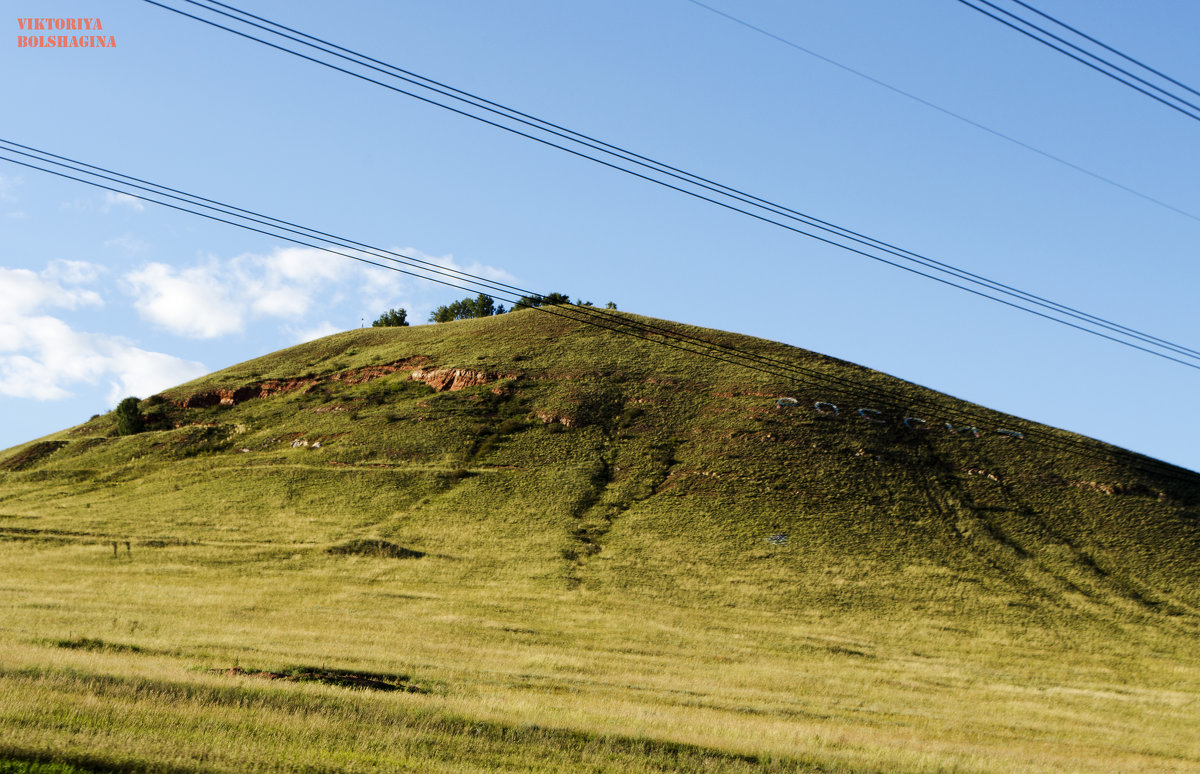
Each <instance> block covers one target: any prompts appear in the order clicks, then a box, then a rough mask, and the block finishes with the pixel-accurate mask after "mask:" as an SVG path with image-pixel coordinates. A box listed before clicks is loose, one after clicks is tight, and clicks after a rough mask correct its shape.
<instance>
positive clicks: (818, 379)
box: [0, 139, 1190, 480]
mask: <svg viewBox="0 0 1200 774" xmlns="http://www.w3.org/2000/svg"><path fill="white" fill-rule="evenodd" d="M0 151H2V152H6V153H14V154H18V155H20V156H23V157H25V159H28V160H26V161H22V160H20V159H14V158H11V157H9V156H5V155H0V160H4V161H8V162H10V163H13V164H18V165H21V166H24V167H27V168H31V169H37V170H40V171H43V172H47V173H49V174H52V175H56V176H58V177H63V178H67V179H70V180H74V181H77V182H81V183H85V184H87V185H91V186H93V187H97V188H101V189H103V190H107V191H111V192H115V193H120V194H125V195H128V196H132V197H135V198H137V199H140V200H143V201H147V202H151V203H154V204H159V205H162V206H165V207H169V208H171V209H175V210H178V211H181V212H186V213H189V214H193V215H199V216H201V217H204V218H207V219H209V220H213V221H217V222H221V223H225V224H228V225H231V226H235V227H238V228H241V229H245V230H248V231H252V232H256V233H259V234H263V235H266V236H270V237H274V238H278V239H283V240H286V241H289V242H292V243H294V244H299V245H302V246H306V247H310V248H313V249H317V250H321V251H324V252H328V253H331V254H334V255H339V256H341V257H344V258H349V259H351V260H354V261H358V262H361V263H365V264H369V265H372V266H375V267H378V268H381V269H387V270H391V271H397V272H400V273H402V274H406V275H409V276H412V277H416V278H418V279H425V280H428V281H431V282H436V283H439V284H442V285H446V286H449V287H453V288H458V289H460V290H467V291H469V292H483V293H484V294H485V295H488V296H490V297H492V298H495V299H497V300H501V301H506V302H509V303H516V302H519V301H520V299H519V298H514V297H513V296H514V295H516V294H518V293H519V294H522V295H524V296H526V297H528V296H541V295H542V294H539V293H535V292H532V291H529V290H526V289H523V288H520V287H517V286H515V285H510V284H507V283H501V282H497V281H494V280H489V279H487V278H485V277H480V276H478V275H474V274H470V273H468V272H463V271H460V270H457V269H450V268H447V267H443V266H441V265H439V264H436V263H432V262H429V261H423V260H420V259H416V258H413V257H411V256H407V255H404V254H402V253H397V252H394V251H389V250H383V249H381V248H377V247H373V246H371V245H368V244H365V243H362V242H357V241H354V240H350V239H346V238H344V237H339V236H335V235H333V234H330V233H328V232H324V231H319V230H317V229H312V228H309V227H307V226H302V225H300V224H296V223H293V222H290V221H286V220H282V219H279V218H274V217H271V216H268V215H264V214H262V213H259V212H255V211H253V210H249V209H244V208H240V207H235V206H233V205H229V204H225V203H222V202H219V201H216V200H214V199H208V198H205V197H201V196H197V195H195V194H190V193H187V192H184V191H181V190H179V189H176V188H171V187H168V186H164V185H161V184H158V183H153V182H150V181H148V180H144V179H141V178H137V177H133V176H130V175H125V174H123V173H120V172H116V171H113V170H111V169H106V168H104V167H99V166H96V165H92V164H87V163H85V162H81V161H77V160H74V159H70V158H68V157H65V156H60V155H57V154H53V153H49V152H47V151H43V150H40V149H37V148H33V147H31V146H28V145H23V144H20V143H15V142H12V141H9V140H4V139H0ZM33 161H37V162H40V163H41V164H46V165H49V167H57V169H53V168H48V167H47V166H39V165H38V164H35V163H32V162H33ZM71 173H75V174H71ZM90 178H94V179H90ZM99 181H104V182H99ZM163 199H170V200H172V201H164V200H163ZM173 202H174V203H173ZM201 210H208V212H203V211H201ZM280 232H282V233H280ZM321 243H324V244H321ZM343 250H349V251H351V252H343ZM364 254H365V255H369V256H370V258H364V257H363V255H364ZM431 275H432V276H431ZM535 309H537V310H539V311H540V312H542V313H546V314H551V315H555V316H558V317H563V318H566V319H569V320H572V321H574V322H577V323H581V324H584V325H589V326H593V327H597V328H602V329H606V330H609V331H612V332H614V333H616V334H618V335H623V336H630V337H633V338H637V339H641V340H645V341H648V342H651V343H653V344H656V345H659V346H666V347H670V348H672V349H677V350H681V351H684V352H688V353H691V354H694V355H699V356H702V357H706V358H709V359H713V360H717V361H721V362H725V363H729V364H732V365H736V366H739V367H742V368H747V369H751V370H755V371H758V372H760V373H764V374H767V375H769V376H773V377H775V378H778V379H781V380H784V381H788V382H791V383H793V384H796V385H803V386H806V387H808V388H815V389H824V390H834V391H836V392H837V393H838V394H841V395H845V396H847V397H857V398H863V399H866V400H870V401H876V402H877V403H876V405H880V406H883V407H885V408H891V409H895V410H897V411H901V412H908V411H912V410H914V409H920V410H929V411H933V412H936V413H937V414H939V415H940V416H939V419H949V420H953V421H954V422H956V423H958V424H959V426H960V427H967V426H973V425H977V424H978V425H983V426H985V427H986V426H987V425H989V424H991V423H992V422H994V421H995V417H994V416H986V415H984V414H981V413H979V412H977V411H969V410H968V411H963V410H958V411H954V412H947V410H946V409H945V407H944V406H941V405H938V404H937V403H935V402H933V401H930V400H929V399H925V398H919V397H914V396H911V395H902V394H899V393H896V392H895V391H892V390H887V389H883V388H879V387H876V386H873V385H865V384H863V383H861V382H856V381H853V380H850V379H845V378H842V377H838V376H836V375H831V374H827V373H822V372H820V371H816V370H814V369H811V368H806V367H804V366H802V365H799V364H796V363H794V362H789V361H785V360H781V359H779V358H774V357H769V356H765V355H761V354H759V353H755V352H751V351H749V350H746V349H743V348H739V347H733V346H730V345H727V344H718V343H715V342H712V341H708V340H706V339H703V338H700V337H696V336H690V335H687V334H684V333H682V332H680V331H678V330H675V329H671V328H668V327H665V326H661V325H658V324H656V323H653V322H647V321H641V320H634V319H631V318H630V317H629V316H627V315H622V314H618V313H614V312H610V311H608V310H600V309H598V308H595V307H591V306H588V305H581V304H570V303H568V304H563V305H554V306H538V307H535ZM1023 424H1024V423H1023ZM1024 426H1025V429H1024V430H1023V431H1022V432H1023V434H1024V436H1025V437H1026V438H1027V439H1028V440H1030V441H1031V442H1032V443H1034V444H1035V445H1041V446H1046V447H1049V448H1053V449H1057V450H1059V451H1067V452H1070V453H1075V454H1080V455H1082V456H1085V457H1089V458H1092V459H1095V460H1096V461H1099V462H1110V461H1111V458H1110V457H1108V456H1105V455H1101V454H1098V453H1097V452H1096V450H1095V449H1094V448H1093V447H1092V446H1091V445H1090V444H1087V443H1084V442H1082V441H1079V440H1077V439H1075V438H1072V437H1069V436H1067V437H1063V436H1061V435H1058V434H1052V433H1050V432H1047V431H1046V430H1042V429H1040V428H1034V427H1029V426H1028V425H1027V424H1025V425H1024ZM1113 448H1114V452H1113V454H1114V455H1115V456H1117V457H1119V458H1122V459H1124V460H1125V461H1126V463H1127V464H1130V465H1132V466H1134V467H1138V468H1141V469H1143V470H1147V471H1148V472H1152V473H1155V474H1157V475H1165V476H1168V477H1174V478H1178V479H1180V480H1190V479H1189V478H1188V477H1187V475H1183V476H1181V475H1180V470H1181V469H1179V468H1177V467H1176V466H1172V465H1169V464H1167V463H1163V462H1161V461H1158V460H1154V459H1152V458H1148V457H1145V456H1143V455H1139V454H1136V453H1133V452H1129V451H1126V450H1123V449H1118V448H1116V447H1113Z"/></svg>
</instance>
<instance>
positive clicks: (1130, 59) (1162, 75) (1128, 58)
mask: <svg viewBox="0 0 1200 774" xmlns="http://www.w3.org/2000/svg"><path fill="white" fill-rule="evenodd" d="M1013 2H1014V3H1016V4H1017V5H1019V6H1021V7H1022V8H1026V9H1028V10H1030V11H1033V12H1034V13H1036V14H1037V15H1038V16H1041V17H1042V18H1043V19H1047V20H1049V21H1052V22H1054V23H1055V24H1057V25H1058V26H1060V27H1062V28H1063V29H1067V30H1070V31H1071V32H1074V33H1075V34H1076V35H1078V36H1079V37H1081V38H1084V39H1085V40H1088V41H1090V42H1092V43H1095V44H1096V45H1097V46H1100V47H1101V48H1103V49H1104V50H1106V51H1110V52H1112V53H1114V54H1116V55H1117V56H1119V57H1121V58H1122V59H1124V60H1125V61H1126V62H1131V63H1133V64H1135V65H1137V66H1138V67H1140V68H1142V69H1143V70H1146V71H1147V72H1151V73H1154V74H1155V75H1157V76H1158V77H1159V78H1162V79H1163V80H1166V81H1170V82H1171V83H1173V84H1175V85H1176V86H1179V87H1180V88H1182V89H1185V90H1187V91H1190V92H1191V93H1192V94H1195V95H1196V96H1197V97H1200V91H1196V90H1195V89H1193V88H1192V87H1191V86H1188V85H1187V84H1186V83H1180V82H1179V81H1177V80H1175V79H1174V78H1172V77H1171V76H1169V75H1167V74H1166V73H1164V72H1161V71H1159V70H1155V69H1154V68H1153V67H1151V66H1150V65H1148V64H1146V63H1145V62H1143V61H1141V60H1139V59H1134V58H1133V57H1131V56H1129V55H1127V54H1123V53H1121V52H1120V51H1118V50H1117V49H1115V48H1113V47H1112V46H1110V45H1107V44H1106V43H1103V42H1101V41H1099V40H1096V39H1095V38H1093V37H1092V36H1091V35H1088V34H1087V33H1085V32H1080V31H1079V30H1077V29H1075V28H1074V27H1072V26H1071V25H1069V24H1066V23H1065V22H1062V21H1059V20H1058V19H1056V18H1054V17H1053V16H1050V15H1049V14H1046V13H1043V12H1042V11H1039V10H1038V9H1036V8H1034V7H1033V6H1032V5H1030V4H1029V3H1023V2H1021V0H1013Z"/></svg>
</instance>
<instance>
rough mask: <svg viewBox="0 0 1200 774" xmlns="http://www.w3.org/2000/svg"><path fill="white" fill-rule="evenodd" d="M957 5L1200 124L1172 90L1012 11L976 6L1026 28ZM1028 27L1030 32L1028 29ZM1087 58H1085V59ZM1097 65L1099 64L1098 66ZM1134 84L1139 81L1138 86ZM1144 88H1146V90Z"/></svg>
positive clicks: (1195, 108) (1198, 112)
mask: <svg viewBox="0 0 1200 774" xmlns="http://www.w3.org/2000/svg"><path fill="white" fill-rule="evenodd" d="M958 2H960V3H962V4H963V5H965V6H967V7H968V8H971V9H974V10H976V11H978V12H979V13H981V14H983V15H984V16H987V17H989V18H991V19H994V20H995V21H998V22H1000V23H1001V24H1003V25H1004V26H1006V27H1008V28H1010V29H1013V30H1016V31H1017V32H1019V33H1021V34H1022V35H1025V36H1026V37H1029V38H1032V39H1033V40H1036V41H1037V42H1039V43H1041V44H1042V45H1044V46H1047V47H1049V48H1052V49H1054V50H1055V51H1057V52H1059V53H1060V54H1063V55H1065V56H1068V57H1070V58H1071V59H1074V60H1075V61H1076V62H1079V63H1080V64H1082V65H1086V66H1087V67H1090V68H1091V69H1093V70H1095V71H1096V72H1098V73H1102V74H1104V75H1106V76H1108V77H1109V78H1112V79H1113V80H1114V81H1117V82H1118V83H1122V84H1124V85H1125V86H1128V87H1129V88H1131V89H1133V90H1134V91H1137V92H1141V93H1142V94H1144V95H1145V96H1147V97H1149V98H1150V99H1152V100H1154V101H1156V102H1159V103H1162V104H1163V105H1166V106H1167V107H1169V108H1171V109H1172V110H1174V111H1176V112H1178V113H1182V114H1183V115H1185V116H1187V117H1188V118H1190V119H1192V120H1193V121H1200V105H1197V104H1195V103H1193V102H1191V101H1189V100H1187V99H1185V98H1184V97H1180V96H1179V95H1177V94H1175V93H1173V92H1172V91H1170V90H1169V89H1166V88H1163V87H1162V86H1158V85H1156V84H1154V83H1151V82H1150V81H1149V80H1147V79H1145V78H1142V77H1141V76H1139V75H1136V74H1134V73H1131V72H1130V71H1128V70H1126V69H1125V68H1123V67H1121V66H1120V65H1117V64H1114V63H1112V62H1110V61H1109V60H1107V59H1105V58H1104V57H1101V56H1099V55H1097V54H1094V53H1092V52H1090V51H1087V50H1086V49H1084V48H1082V47H1080V46H1077V45H1075V44H1074V43H1071V42H1070V41H1068V40H1065V39H1064V38H1062V37H1060V36H1058V35H1056V34H1054V33H1053V32H1050V31H1049V30H1047V29H1045V28H1043V27H1040V26H1038V25H1037V24H1035V23H1033V22H1031V21H1029V20H1027V19H1024V18H1022V17H1020V16H1018V15H1017V14H1015V13H1013V12H1011V11H1006V10H1004V9H1003V8H1001V7H999V6H998V5H996V4H994V3H991V2H988V0H977V2H980V3H982V4H983V5H985V6H987V7H988V8H992V9H994V10H995V11H996V12H997V13H1000V14H1003V15H1004V16H1007V17H1009V18H1010V19H1015V20H1016V21H1017V22H1018V23H1019V24H1020V25H1024V26H1018V24H1014V23H1013V22H1010V21H1008V20H1007V19H1004V18H1001V17H1000V16H997V15H996V14H995V13H992V12H991V11H988V10H986V9H984V8H980V7H979V6H978V5H975V4H974V2H971V0H958ZM1022 5H1024V3H1022ZM1027 7H1028V6H1027ZM1038 13H1039V14H1040V12H1038ZM1064 26H1065V25H1064ZM1026 27H1028V28H1029V29H1025V28H1026ZM1030 30H1035V31H1036V32H1037V33H1041V34H1042V35H1044V36H1045V37H1039V36H1038V35H1037V34H1035V32H1031V31H1030ZM1047 38H1048V39H1047ZM1051 41H1057V43H1055V42H1051ZM1058 44H1062V45H1058ZM1063 46H1066V47H1067V48H1070V49H1072V50H1074V51H1076V52H1078V54H1074V53H1071V51H1068V50H1067V48H1064V47H1063ZM1105 48H1108V47H1107V46H1105ZM1121 56H1124V55H1123V54H1122V55H1121ZM1084 57H1086V58H1084ZM1126 58H1128V57H1126ZM1089 60H1091V61H1089ZM1131 61H1135V60H1131ZM1097 62H1098V63H1099V64H1096V63H1097ZM1105 68H1108V69H1105ZM1154 72H1157V71H1154ZM1122 76H1126V77H1122ZM1168 80H1171V81H1172V82H1176V81H1174V79H1168ZM1134 81H1136V83H1135V82H1134ZM1139 83H1140V84H1142V86H1139V85H1138V84H1139ZM1143 87H1145V88H1143ZM1184 88H1186V89H1187V90H1188V91H1194V90H1193V89H1191V88H1190V87H1184ZM1151 90H1152V91H1151ZM1154 92H1158V94H1155V93H1154ZM1160 95H1162V96H1160Z"/></svg>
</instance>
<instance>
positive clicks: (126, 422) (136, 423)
mask: <svg viewBox="0 0 1200 774" xmlns="http://www.w3.org/2000/svg"><path fill="white" fill-rule="evenodd" d="M115 413H116V415H117V435H134V434H135V433H140V432H142V431H143V430H145V429H146V425H145V422H143V421H142V412H141V409H139V408H138V399H137V398H126V399H125V400H123V401H121V402H120V403H118V404H117V408H116V412H115Z"/></svg>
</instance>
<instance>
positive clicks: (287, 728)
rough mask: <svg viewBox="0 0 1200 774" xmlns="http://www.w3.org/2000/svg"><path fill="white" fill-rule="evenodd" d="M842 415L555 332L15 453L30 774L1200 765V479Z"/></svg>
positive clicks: (771, 385) (527, 329)
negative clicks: (130, 431) (783, 404)
mask: <svg viewBox="0 0 1200 774" xmlns="http://www.w3.org/2000/svg"><path fill="white" fill-rule="evenodd" d="M679 328H680V329H683V327H682V326H679ZM688 330H689V331H690V332H695V330H694V329H688ZM703 333H704V335H705V336H707V337H710V338H712V339H713V340H719V341H721V342H722V343H729V344H734V345H737V346H740V347H745V348H752V349H754V351H757V352H762V353H768V354H770V355H771V356H773V357H780V358H787V359H789V361H792V362H797V363H803V364H804V365H805V366H806V367H808V368H811V369H813V370H815V371H818V372H821V373H825V374H829V375H831V376H837V377H840V378H844V379H851V380H854V381H855V382H856V383H859V384H861V385H865V386H866V387H871V386H874V387H879V388H886V389H887V390H889V391H892V392H895V393H898V394H900V395H902V396H905V397H906V398H907V399H908V400H909V401H911V406H901V407H899V408H898V409H895V408H894V409H889V410H890V411H899V410H901V409H908V411H907V412H906V413H911V415H913V416H921V417H925V418H927V419H928V420H929V423H930V424H931V425H933V424H934V421H935V420H938V419H941V418H943V417H944V418H946V419H950V418H952V417H955V416H956V415H957V414H958V413H959V412H961V411H964V410H965V408H964V405H963V404H960V403H959V402H958V401H955V400H954V399H952V398H949V397H947V396H943V395H938V394H936V393H932V392H929V391H926V390H923V389H922V388H919V387H916V386H914V385H908V384H904V383H901V382H898V381H897V380H894V379H891V378H890V377H887V376H886V375H883V374H878V373H874V372H870V371H867V370H865V369H860V368H858V367H855V366H852V365H850V364H846V363H841V362H839V361H835V360H831V359H828V358H824V357H821V356H819V355H815V354H813V353H808V352H804V351H801V350H795V349H792V348H790V347H786V346H784V345H780V344H773V343H770V342H763V341H758V340H754V339H748V338H746V337H740V336H734V335H733V334H723V333H719V332H715V331H707V332H703ZM455 381H457V383H455ZM451 384H453V386H455V387H460V386H463V385H466V386H465V387H463V388H462V389H441V390H439V389H436V388H438V387H441V388H445V387H448V386H450V385H451ZM780 396H789V397H795V398H796V399H797V401H798V405H797V406H796V407H795V408H778V407H777V406H776V402H775V401H776V398H778V397H780ZM222 398H225V399H226V404H227V405H222V404H221V402H220V401H221V399H222ZM818 400H821V401H831V402H834V403H837V404H839V405H840V406H842V407H849V406H854V407H855V408H858V407H860V406H863V405H867V404H864V403H863V402H862V399H861V398H859V397H858V396H856V395H847V394H845V393H841V394H839V393H837V392H836V391H831V390H829V389H824V388H816V387H806V386H802V385H797V384H792V383H781V382H779V381H778V380H775V381H773V377H769V376H767V375H765V374H758V375H755V374H754V373H753V372H746V371H742V370H739V369H738V368H736V367H734V366H731V365H726V364H721V363H715V362H713V361H710V360H705V359H702V358H698V357H695V356H693V355H688V354H686V353H681V352H675V351H670V350H662V349H660V348H656V347H654V345H652V344H650V343H646V342H636V341H634V342H630V341H628V340H622V339H617V338H615V337H614V336H612V335H611V334H606V333H604V332H597V331H593V330H589V329H586V328H580V327H577V326H575V325H574V324H572V323H569V322H565V321H562V320H557V319H554V318H551V317H549V316H546V315H540V314H539V313H537V312H533V311H530V312H519V313H512V314H509V315H504V316H502V317H497V318H491V319H486V320H473V321H463V322H459V323H447V324H443V325H438V326H423V327H418V328H412V329H372V330H360V331H351V332H348V333H345V334H339V335H337V336H333V337H329V338H327V339H322V340H320V341H317V342H313V343H311V344H307V345H303V346H301V347H297V348H293V349H291V350H285V351H283V352H280V353H276V354H274V355H271V356H268V357H266V358H262V359H259V360H256V361H250V362H248V363H245V364H242V365H240V366H235V367H233V368H231V369H227V370H226V371H223V372H219V373H217V374H213V375H211V376H209V377H205V378H204V379H202V380H199V381H197V382H194V383H191V384H188V385H183V386H181V387H179V388H175V389H172V390H169V391H167V392H166V393H164V396H163V398H160V399H151V400H147V401H143V404H142V406H143V412H144V413H145V415H146V417H147V420H148V421H149V423H150V426H151V427H152V428H153V429H150V430H148V431H147V432H144V433H140V434H137V435H132V436H124V437H114V436H113V428H114V421H113V418H112V417H111V416H105V417H97V418H95V419H93V420H91V421H90V422H87V423H84V424H83V425H80V426H77V427H75V428H72V429H70V430H66V431H63V432H62V433H59V434H56V435H54V436H50V437H47V438H45V439H40V440H39V441H37V442H31V443H30V444H26V445H25V446H22V447H17V448H15V449H12V450H9V451H8V452H4V453H0V609H2V610H3V611H4V613H3V616H2V617H0V772H79V771H83V772H95V771H162V772H176V771H179V772H192V771H230V772H234V771H248V770H255V771H376V770H383V771H388V770H414V771H438V770H444V771H494V770H513V771H868V772H869V771H878V772H892V771H911V772H934V771H956V772H976V771H978V772H985V771H986V772H1027V771H1046V772H1050V771H1055V772H1058V771H1079V772H1084V771H1088V772H1090V771H1111V772H1131V771H1147V772H1149V771H1181V772H1182V771H1195V770H1197V768H1200V735H1198V734H1197V733H1196V730H1197V725H1198V723H1197V718H1198V717H1200V702H1198V698H1200V654H1198V652H1197V650H1196V648H1195V642H1196V636H1197V634H1198V633H1200V632H1198V628H1200V627H1198V624H1200V586H1198V585H1197V580H1200V578H1198V577H1197V575H1198V574H1200V568H1198V567H1197V565H1196V562H1195V557H1196V556H1197V555H1200V554H1198V553H1197V552H1198V551H1200V529H1198V527H1197V522H1198V519H1200V477H1196V476H1194V475H1192V476H1190V477H1189V476H1187V475H1181V472H1178V471H1176V472H1175V474H1174V475H1161V476H1159V475H1155V473H1153V472H1146V471H1145V470H1141V469H1138V468H1136V467H1134V466H1131V465H1130V464H1129V463H1128V461H1127V460H1125V459H1124V458H1122V457H1117V456H1114V455H1112V454H1111V450H1110V449H1108V448H1107V447H1104V446H1103V445H1102V444H1098V443H1095V442H1086V443H1087V444H1088V449H1089V450H1090V452H1091V453H1089V454H1071V453H1068V452H1064V451H1061V450H1058V449H1054V448H1047V447H1046V446H1044V445H1037V444H1034V443H1024V442H1021V441H1015V440H1012V439H1005V438H1004V437H1003V436H998V435H994V434H988V433H984V434H982V435H981V436H980V437H979V438H974V437H966V436H964V435H963V434H951V433H945V432H942V433H939V432H912V431H904V430H903V429H902V428H901V427H899V426H898V423H897V422H896V421H894V419H893V421H892V422H890V423H889V424H888V425H877V424H873V423H870V422H867V421H864V420H861V419H858V418H856V417H855V416H854V415H853V414H852V412H851V411H848V410H843V411H842V412H841V413H840V414H839V415H837V416H831V415H829V414H824V415H822V414H821V413H819V412H816V411H814V410H812V409H811V408H810V407H811V406H812V405H813V403H814V402H815V401H818ZM912 406H916V407H919V410H920V411H921V412H922V413H920V414H917V413H916V411H917V410H918V409H917V408H912ZM878 408H880V409H881V410H883V409H885V408H887V407H885V406H878ZM970 410H972V411H978V412H980V413H983V414H984V415H985V417H988V418H991V419H993V420H994V427H1005V428H1011V429H1015V430H1029V429H1030V425H1029V424H1028V423H1025V422H1022V421H1020V420H1016V419H1014V418H1012V417H1005V416H1003V415H999V414H993V413H991V412H984V411H983V410H982V409H978V407H970ZM890 416H892V417H893V418H894V417H895V416H900V414H891V415H890ZM981 429H984V428H982V427H981ZM1052 432H1053V433H1056V434H1057V435H1056V436H1054V437H1062V438H1068V437H1069V436H1068V434H1066V433H1059V432H1058V431H1052ZM1070 438H1072V439H1074V440H1079V439H1075V437H1073V436H1072V437H1070ZM318 444H319V446H318Z"/></svg>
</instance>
